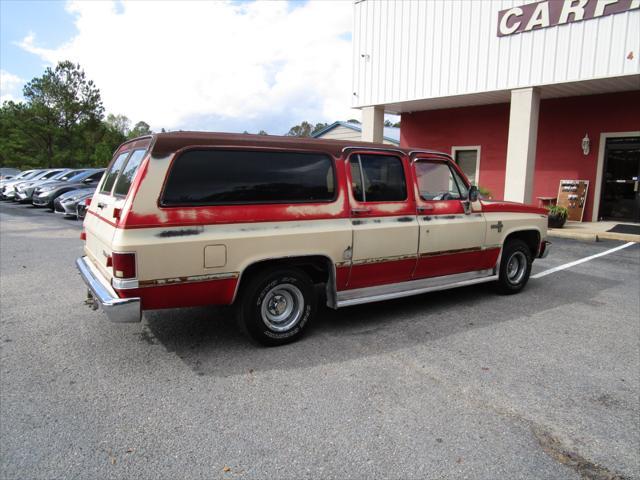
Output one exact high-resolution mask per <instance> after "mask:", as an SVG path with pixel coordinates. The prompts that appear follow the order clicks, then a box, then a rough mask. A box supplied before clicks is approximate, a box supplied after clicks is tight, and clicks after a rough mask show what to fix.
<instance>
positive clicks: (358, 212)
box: [351, 207, 371, 215]
mask: <svg viewBox="0 0 640 480" xmlns="http://www.w3.org/2000/svg"><path fill="white" fill-rule="evenodd" d="M370 211H371V209H370V208H366V207H365V208H352V209H351V213H352V214H353V215H362V214H363V213H369V212H370Z"/></svg>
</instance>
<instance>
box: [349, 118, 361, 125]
mask: <svg viewBox="0 0 640 480" xmlns="http://www.w3.org/2000/svg"><path fill="white" fill-rule="evenodd" d="M347 123H356V124H358V125H360V120H357V119H355V118H350V119H349V120H347Z"/></svg>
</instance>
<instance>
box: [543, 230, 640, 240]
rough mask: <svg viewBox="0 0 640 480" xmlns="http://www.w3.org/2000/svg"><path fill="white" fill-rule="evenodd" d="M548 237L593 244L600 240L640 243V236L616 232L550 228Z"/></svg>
mask: <svg viewBox="0 0 640 480" xmlns="http://www.w3.org/2000/svg"><path fill="white" fill-rule="evenodd" d="M547 235H548V236H550V237H557V238H573V239H575V240H587V241H591V242H597V241H599V240H620V241H623V242H636V243H640V235H631V234H628V233H614V232H594V231H590V232H589V231H588V232H571V231H566V230H561V229H559V228H550V229H549V230H548V231H547Z"/></svg>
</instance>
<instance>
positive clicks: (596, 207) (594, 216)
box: [591, 131, 640, 222]
mask: <svg viewBox="0 0 640 480" xmlns="http://www.w3.org/2000/svg"><path fill="white" fill-rule="evenodd" d="M618 137H640V131H635V132H602V133H600V144H599V145H598V163H597V166H596V184H595V188H594V189H593V204H592V205H593V209H592V213H591V221H592V222H598V221H599V220H598V216H599V215H600V200H601V198H600V197H601V195H602V176H603V175H604V172H603V170H604V151H605V147H606V145H607V139H608V138H618Z"/></svg>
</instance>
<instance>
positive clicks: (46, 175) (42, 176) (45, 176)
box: [7, 168, 65, 202]
mask: <svg viewBox="0 0 640 480" xmlns="http://www.w3.org/2000/svg"><path fill="white" fill-rule="evenodd" d="M63 170H65V169H64V168H51V169H47V170H42V171H41V172H40V173H38V174H37V175H36V176H34V177H31V178H30V179H28V180H26V181H24V182H19V183H16V184H14V185H13V192H12V191H11V190H9V191H8V192H7V196H9V197H11V199H12V200H14V201H16V202H19V201H20V200H21V199H20V196H19V194H18V192H21V191H22V190H23V189H25V188H29V187H30V186H31V185H35V183H36V182H38V181H40V180H49V179H50V178H52V177H54V176H56V175H57V174H59V173H60V172H62V171H63Z"/></svg>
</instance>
